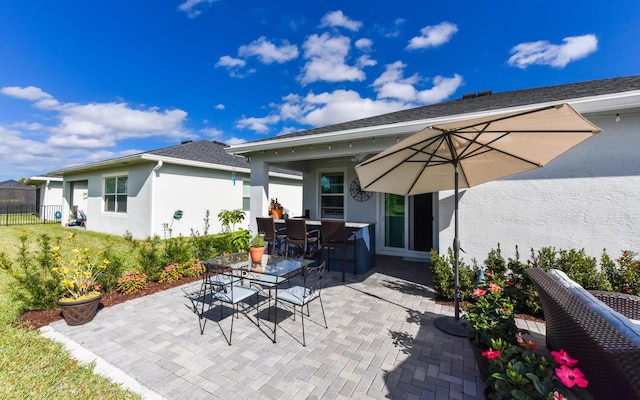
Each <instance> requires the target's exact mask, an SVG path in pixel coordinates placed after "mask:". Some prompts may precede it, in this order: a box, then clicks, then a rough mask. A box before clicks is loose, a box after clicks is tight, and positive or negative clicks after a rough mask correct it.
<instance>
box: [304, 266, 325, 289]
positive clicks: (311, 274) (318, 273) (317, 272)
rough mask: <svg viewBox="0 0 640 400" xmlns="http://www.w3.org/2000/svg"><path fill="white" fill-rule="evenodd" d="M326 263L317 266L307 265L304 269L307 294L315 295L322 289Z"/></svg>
mask: <svg viewBox="0 0 640 400" xmlns="http://www.w3.org/2000/svg"><path fill="white" fill-rule="evenodd" d="M324 270H325V263H324V262H323V263H321V264H320V265H318V266H317V267H307V268H306V269H305V271H304V287H305V288H306V289H308V292H307V291H305V296H306V295H308V296H313V295H314V293H316V292H318V294H320V290H322V279H323V278H324Z"/></svg>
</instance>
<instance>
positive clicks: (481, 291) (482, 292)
mask: <svg viewBox="0 0 640 400" xmlns="http://www.w3.org/2000/svg"><path fill="white" fill-rule="evenodd" d="M485 294H487V291H486V290H484V289H480V288H475V289H473V295H474V296H476V297H482V296H484V295H485Z"/></svg>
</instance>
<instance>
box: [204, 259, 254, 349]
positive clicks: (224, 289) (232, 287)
mask: <svg viewBox="0 0 640 400" xmlns="http://www.w3.org/2000/svg"><path fill="white" fill-rule="evenodd" d="M220 272H221V273H219V274H218V275H216V276H219V277H221V279H224V278H222V276H227V279H228V281H229V283H228V284H227V285H209V286H208V287H209V290H210V293H211V299H210V301H209V309H208V310H207V312H209V311H210V310H211V308H212V307H213V303H214V302H215V301H219V302H220V303H221V304H220V320H221V321H222V319H223V308H224V307H222V304H229V305H230V306H231V308H232V313H231V328H230V330H229V338H228V339H227V343H228V344H229V346H231V339H232V336H233V321H234V319H236V318H238V313H239V311H240V308H239V304H240V303H246V301H247V300H248V299H249V298H250V297H252V296H255V309H256V313H257V312H258V305H259V301H258V289H256V288H253V287H250V286H245V285H242V284H236V282H239V279H238V278H237V277H235V276H229V275H225V274H223V273H222V272H223V271H220ZM231 273H232V272H229V274H231ZM205 296H206V293H205ZM203 309H204V306H203ZM203 315H204V312H203V313H202V314H200V318H201V319H202V318H203ZM234 316H235V318H234ZM205 323H206V320H205ZM205 323H202V324H201V325H200V326H201V329H200V334H201V335H202V334H203V333H204V325H205ZM257 323H258V324H260V321H259V320H258V321H257ZM218 325H220V322H218ZM220 330H221V331H222V335H223V336H224V337H225V339H226V338H227V336H226V335H225V334H224V330H223V329H222V325H220Z"/></svg>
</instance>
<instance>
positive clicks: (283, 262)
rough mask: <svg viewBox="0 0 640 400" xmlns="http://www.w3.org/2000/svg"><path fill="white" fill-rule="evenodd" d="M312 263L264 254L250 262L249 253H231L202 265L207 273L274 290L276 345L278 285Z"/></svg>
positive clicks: (311, 261) (274, 334)
mask: <svg viewBox="0 0 640 400" xmlns="http://www.w3.org/2000/svg"><path fill="white" fill-rule="evenodd" d="M313 262H314V260H306V259H303V258H292V257H282V256H274V255H270V254H264V255H263V256H262V261H261V262H252V261H251V259H250V257H249V253H233V254H227V255H223V256H218V257H215V258H212V259H209V260H205V261H204V262H203V263H204V265H205V266H206V268H207V272H212V271H216V270H217V271H218V272H219V273H223V274H229V275H233V276H236V277H239V278H242V279H248V280H250V281H254V282H256V283H258V284H261V283H262V284H267V285H269V286H272V287H273V289H274V290H275V296H274V298H275V299H276V302H275V304H274V325H273V343H276V327H277V321H278V319H277V314H276V313H277V306H278V303H277V298H278V285H279V284H281V283H283V282H285V281H286V280H287V279H289V278H292V277H294V276H296V275H298V274H300V273H302V271H303V270H304V268H305V267H307V266H308V265H310V264H311V263H313Z"/></svg>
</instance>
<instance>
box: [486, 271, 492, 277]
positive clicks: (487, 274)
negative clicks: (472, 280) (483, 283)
mask: <svg viewBox="0 0 640 400" xmlns="http://www.w3.org/2000/svg"><path fill="white" fill-rule="evenodd" d="M484 275H485V276H491V275H493V274H492V273H491V271H484Z"/></svg>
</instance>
